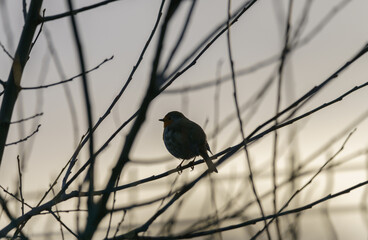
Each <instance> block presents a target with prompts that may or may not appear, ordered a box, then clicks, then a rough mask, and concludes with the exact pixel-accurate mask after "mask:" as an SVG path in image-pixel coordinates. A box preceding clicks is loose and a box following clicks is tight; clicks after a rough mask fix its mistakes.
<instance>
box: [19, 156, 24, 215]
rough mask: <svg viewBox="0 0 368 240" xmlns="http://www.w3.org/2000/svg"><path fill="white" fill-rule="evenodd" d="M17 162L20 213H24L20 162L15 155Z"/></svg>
mask: <svg viewBox="0 0 368 240" xmlns="http://www.w3.org/2000/svg"><path fill="white" fill-rule="evenodd" d="M17 162H18V175H19V196H20V200H21V201H22V202H21V203H22V206H21V209H22V215H24V198H23V184H22V170H21V165H20V164H21V163H20V159H19V155H18V156H17Z"/></svg>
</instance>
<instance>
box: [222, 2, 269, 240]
mask: <svg viewBox="0 0 368 240" xmlns="http://www.w3.org/2000/svg"><path fill="white" fill-rule="evenodd" d="M230 19H231V0H228V9H227V47H228V53H229V61H230V68H231V77H232V83H233V90H234V93H233V94H234V103H235V107H236V113H237V117H238V121H239V128H240V133H241V137H242V139H243V142H244V152H245V158H246V160H247V164H248V169H249V180H250V182H251V185H252V190H253V194H254V196H255V198H256V200H257V203H258V207H259V210H260V212H261V214H262V217H263V218H264V217H265V214H264V210H263V207H262V203H261V200H260V198H259V196H258V193H257V189H256V185H255V182H254V179H253V170H252V164H251V160H250V156H249V153H248V149H247V146H246V144H245V134H244V129H243V122H242V119H241V115H240V109H239V103H238V97H237V88H236V79H235V70H234V61H233V57H232V51H231V39H230ZM264 224H265V228H266V233H267V237H268V239H269V240H270V239H271V235H270V232H269V230H268V226H267V221H266V219H265V220H264Z"/></svg>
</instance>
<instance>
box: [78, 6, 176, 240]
mask: <svg viewBox="0 0 368 240" xmlns="http://www.w3.org/2000/svg"><path fill="white" fill-rule="evenodd" d="M180 3H181V1H180V0H172V1H171V2H170V5H169V7H168V10H167V13H166V17H165V20H164V22H163V24H162V26H161V32H160V36H159V39H158V42H157V47H156V53H155V58H154V60H153V63H152V70H151V76H150V82H149V86H148V88H147V91H146V94H145V97H144V99H143V102H142V104H141V107H140V109H139V111H138V114H137V118H136V120H135V122H134V124H133V126H132V128H131V129H130V132H129V133H128V135H127V136H126V139H125V143H124V147H123V149H122V151H121V154H120V156H119V159H118V161H117V163H116V164H115V166H114V168H113V169H112V173H111V175H110V179H109V181H108V183H107V185H106V187H105V190H106V192H105V193H104V194H103V195H102V196H101V198H100V200H99V201H98V202H97V203H96V205H95V206H94V209H93V211H89V212H88V218H87V223H86V227H85V230H84V232H83V234H82V236H81V238H82V239H91V238H92V236H93V235H94V233H95V231H96V230H97V227H98V225H99V223H100V221H101V220H102V219H103V218H104V216H105V215H106V213H107V211H106V204H107V201H108V199H109V197H110V194H111V190H112V189H113V187H114V185H115V183H116V180H117V178H118V176H119V175H120V173H121V171H122V170H123V168H124V166H125V164H126V163H127V162H128V161H129V154H130V150H131V148H132V146H133V142H134V141H135V138H136V136H137V134H138V132H139V130H140V128H141V126H142V124H143V123H144V121H145V119H146V112H147V110H148V107H149V105H150V103H151V101H152V100H153V99H154V97H156V96H157V94H158V87H159V86H158V84H157V78H158V65H159V62H160V59H161V53H162V49H163V43H164V39H165V35H166V30H167V27H168V24H169V22H170V20H171V17H172V16H173V15H174V13H175V11H176V10H177V9H178V7H179V5H180Z"/></svg>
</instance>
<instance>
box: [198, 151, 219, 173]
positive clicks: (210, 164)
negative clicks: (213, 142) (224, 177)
mask: <svg viewBox="0 0 368 240" xmlns="http://www.w3.org/2000/svg"><path fill="white" fill-rule="evenodd" d="M201 157H202V158H203V160H204V161H205V162H206V164H207V167H208V170H209V171H210V173H211V172H215V173H218V171H217V168H216V166H215V164H213V162H212V160H211V159H210V157H209V156H208V154H207V153H205V154H201Z"/></svg>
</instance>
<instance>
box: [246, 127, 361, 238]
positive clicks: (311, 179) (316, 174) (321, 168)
mask: <svg viewBox="0 0 368 240" xmlns="http://www.w3.org/2000/svg"><path fill="white" fill-rule="evenodd" d="M355 131H356V129H354V130H353V131H352V132H350V134H349V135H348V136H347V138H346V139H345V141H344V142H343V144H342V146H341V147H340V149H339V150H338V151H337V152H336V153H335V154H334V155H333V156H332V157H331V158H330V159H328V160H327V161H326V162H325V163H324V164H323V165H322V166H321V167H320V168H319V169H318V171H317V172H316V173H315V174H314V175H313V176H312V177H311V178H310V179H309V181H308V182H306V183H305V184H304V185H303V186H302V187H301V188H299V189H298V190H296V191H295V192H294V194H293V195H292V196H291V197H290V198H289V200H287V201H286V203H285V204H284V205H283V206H282V207H281V208H280V210H279V211H278V212H277V214H280V213H281V212H282V211H284V209H285V208H286V207H287V206H289V204H290V202H291V201H292V200H293V199H294V198H295V197H296V196H297V195H298V194H299V193H300V192H301V191H303V190H304V189H305V188H306V187H308V186H309V185H310V184H311V183H312V182H313V180H314V179H315V178H316V177H317V176H318V175H319V174H320V173H321V172H322V171H323V169H324V168H325V167H326V166H327V165H328V164H329V163H330V162H331V161H332V160H333V159H335V157H336V156H337V155H338V154H339V153H340V152H342V151H343V150H344V147H345V145H346V143H347V142H348V140H349V139H350V137H351V136H352V135H353V133H354V132H355ZM277 214H275V215H277ZM275 218H277V217H274V218H272V219H271V220H270V221H269V222H268V223H267V225H269V224H271V223H272V222H273V220H275ZM265 228H267V227H264V228H263V229H261V230H260V231H259V232H258V233H257V234H256V235H254V236H253V237H252V239H256V238H257V237H258V236H259V235H260V234H261V233H262V232H263V231H264V230H265Z"/></svg>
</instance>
